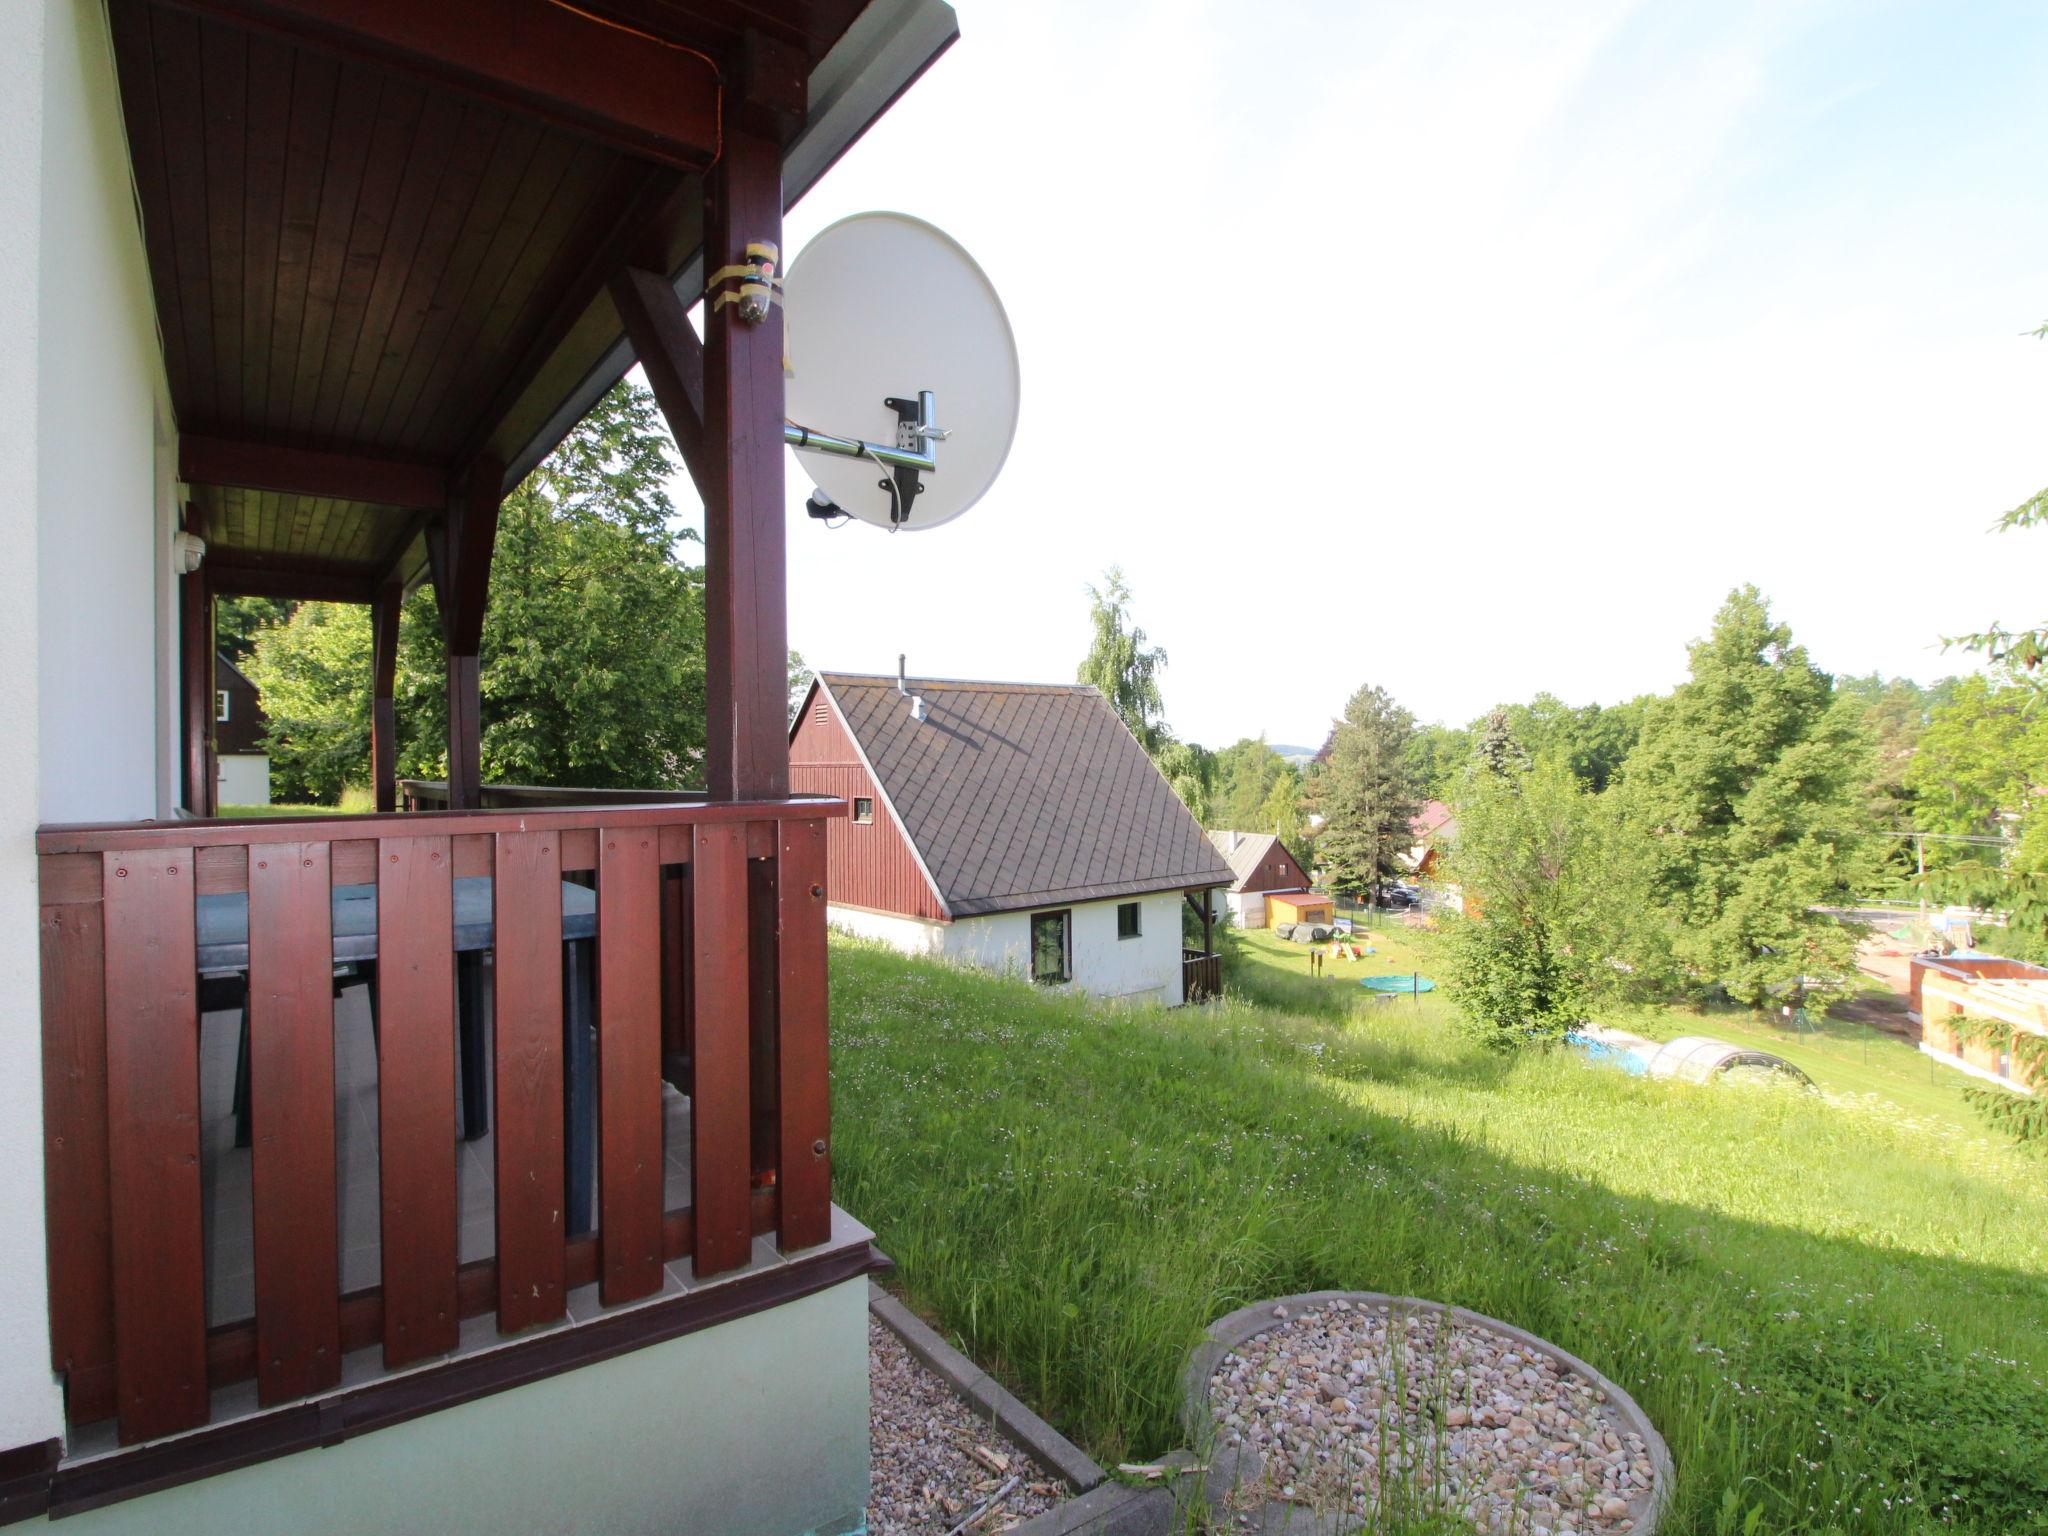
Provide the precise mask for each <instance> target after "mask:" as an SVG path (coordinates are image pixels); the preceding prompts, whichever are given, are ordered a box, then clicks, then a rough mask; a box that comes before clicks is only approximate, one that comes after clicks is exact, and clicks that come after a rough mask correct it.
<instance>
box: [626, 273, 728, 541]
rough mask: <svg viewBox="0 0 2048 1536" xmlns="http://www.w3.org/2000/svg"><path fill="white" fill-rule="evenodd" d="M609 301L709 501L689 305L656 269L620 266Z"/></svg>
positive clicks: (700, 377)
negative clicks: (617, 313)
mask: <svg viewBox="0 0 2048 1536" xmlns="http://www.w3.org/2000/svg"><path fill="white" fill-rule="evenodd" d="M611 295H612V304H613V307H615V308H616V309H617V310H618V312H619V319H620V320H621V321H622V322H623V323H624V325H625V327H626V336H627V339H628V340H630V341H631V342H632V343H633V353H634V355H635V356H636V357H638V358H639V359H640V367H641V368H642V369H643V370H644V371H645V372H646V374H647V382H648V384H649V385H650V386H652V388H653V390H654V400H655V403H656V404H657V405H659V406H660V407H661V414H662V415H663V416H665V417H667V418H668V429H669V431H670V432H671V433H673V434H674V436H675V440H676V447H677V448H678V449H679V450H681V452H682V455H683V464H684V466H685V467H686V468H687V469H688V470H689V471H690V478H691V479H692V480H694V481H695V482H696V483H697V495H698V496H699V497H700V498H701V499H702V500H703V501H705V502H706V503H709V502H710V500H711V488H710V484H709V479H708V477H709V473H710V466H709V465H708V464H707V463H706V462H705V455H706V451H707V450H706V445H705V442H704V343H703V342H701V341H699V340H698V339H697V332H696V331H695V330H694V329H693V328H692V327H691V325H690V313H689V309H688V306H686V305H685V304H684V303H683V300H682V297H681V295H679V294H678V293H677V292H676V290H675V284H673V283H671V282H670V281H669V280H668V279H667V278H665V277H663V276H662V275H661V274H660V273H659V272H649V271H646V270H645V269H643V268H639V267H626V268H623V269H621V270H620V271H619V272H618V273H617V274H616V275H615V276H614V277H613V278H612V281H611Z"/></svg>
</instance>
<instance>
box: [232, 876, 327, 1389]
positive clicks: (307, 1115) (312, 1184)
mask: <svg viewBox="0 0 2048 1536" xmlns="http://www.w3.org/2000/svg"><path fill="white" fill-rule="evenodd" d="M327 848H328V845H327V844H326V843H297V844H293V843H286V844H283V845H281V846H278V847H274V848H263V849H259V850H257V851H256V852H255V853H254V854H253V855H252V856H251V857H250V859H249V1124H250V1136H251V1148H252V1155H253V1157H254V1163H253V1167H252V1176H253V1183H254V1192H255V1201H254V1205H255V1217H256V1222H255V1225H256V1355H257V1359H256V1389H257V1398H258V1400H259V1401H261V1402H263V1403H266V1404H268V1403H276V1402H282V1401H284V1400H285V1399H287V1398H293V1397H304V1396H306V1395H307V1394H308V1393H312V1392H318V1391H320V1390H321V1389H322V1388H323V1387H331V1386H333V1385H334V1383H336V1382H337V1381H339V1380H341V1256H340V1253H339V1239H338V1237H337V1235H336V1230H335V1209H334V1201H335V1194H334V938H333V934H332V931H331V926H332V925H331V918H330V913H331V911H332V907H331V895H330V884H329V881H330V876H329V868H328V854H327Z"/></svg>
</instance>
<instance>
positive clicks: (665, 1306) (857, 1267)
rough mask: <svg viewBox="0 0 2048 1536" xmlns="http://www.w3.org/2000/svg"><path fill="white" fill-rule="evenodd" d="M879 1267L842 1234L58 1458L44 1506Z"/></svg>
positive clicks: (115, 1496) (61, 1509) (747, 1311)
mask: <svg viewBox="0 0 2048 1536" xmlns="http://www.w3.org/2000/svg"><path fill="white" fill-rule="evenodd" d="M888 1267H889V1260H888V1258H887V1257H886V1256H884V1255H883V1254H882V1252H881V1251H880V1250H879V1249H878V1248H876V1247H875V1245H874V1244H873V1243H872V1242H865V1241H863V1242H859V1243H854V1244H849V1245H846V1246H843V1247H839V1248H833V1249H829V1250H827V1251H824V1252H816V1253H812V1254H808V1255H805V1256H803V1257H800V1258H796V1259H792V1260H791V1261H790V1262H788V1263H786V1264H783V1265H779V1266H777V1267H775V1268H772V1269H766V1270H762V1271H759V1272H757V1273H754V1274H748V1275H742V1276H740V1277H738V1278H736V1279H733V1280H730V1281H726V1282H723V1283H720V1284H716V1285H710V1286H705V1287H703V1288H701V1289H696V1290H689V1291H685V1292H683V1293H682V1294H680V1295H676V1296H665V1297H662V1298H660V1299H658V1300H655V1301H650V1302H645V1303H642V1304H638V1305H634V1306H627V1307H621V1308H618V1309H616V1310H614V1311H611V1312H609V1313H606V1314H604V1315H603V1316H600V1317H597V1318H595V1319H593V1320H592V1321H590V1322H587V1323H576V1324H572V1325H571V1326H569V1327H567V1328H554V1329H550V1330H548V1331H547V1332H545V1333H541V1334H537V1335H535V1336H532V1337H530V1338H525V1339H518V1340H514V1341H512V1342H509V1343H506V1344H504V1345H501V1346H499V1347H497V1348H494V1349H489V1350H485V1351H483V1352H481V1353H479V1354H475V1355H467V1356H464V1357H462V1358H460V1359H455V1360H448V1361H444V1362H442V1363H440V1364H438V1365H428V1366H423V1367H419V1368H416V1369H410V1370H407V1371H405V1372H402V1373H400V1374H398V1375H394V1376H391V1377H388V1378H386V1379H385V1380H382V1381H378V1382H374V1383H372V1384H370V1385H368V1386H364V1387H358V1388H356V1389H355V1390H354V1391H350V1392H339V1393H335V1394H333V1395H331V1396H328V1397H323V1398H318V1399H315V1400H313V1401H311V1402H305V1403H300V1404H296V1405H294V1406H291V1407H287V1408H279V1409H275V1410H272V1411H270V1412H262V1413H257V1414H255V1415H253V1416H251V1417H249V1418H246V1419H238V1420H236V1421H234V1422H233V1423H228V1424H221V1425H218V1426H215V1427H213V1428H209V1429H201V1430H195V1431H193V1432H192V1433H190V1434H186V1435H181V1436H178V1437H177V1438H175V1439H171V1440H167V1441H162V1442H159V1443H156V1444H153V1445H143V1446H138V1447H136V1448H134V1449H133V1450H126V1451H118V1452H115V1453H114V1454H112V1455H108V1456H102V1457H96V1458H94V1459H93V1460H91V1461H87V1462H82V1463H80V1464H79V1465H77V1466H73V1467H59V1468H57V1469H56V1470H55V1471H53V1472H51V1473H49V1474H47V1482H46V1488H47V1494H46V1497H45V1499H44V1501H43V1503H44V1509H47V1511H48V1513H49V1515H50V1517H51V1518H52V1519H57V1518H61V1517H62V1516H65V1515H74V1514H81V1513H83V1512H84V1511H86V1510H89V1509H98V1508H100V1507H102V1506H104V1505H108V1504H115V1503H119V1502H121V1501H122V1500H125V1499H132V1498H137V1497H139V1496H141V1495H143V1494H148V1493H157V1492H160V1491H162V1490H163V1489H166V1488H175V1487H178V1486H180V1485H181V1484H184V1483H191V1482H196V1481H198V1480H199V1479H201V1478H206V1477H212V1476H214V1475H215V1474H217V1473H221V1472H230V1471H233V1470H235V1469H236V1468H239V1467H247V1466H253V1465H255V1464H256V1463H258V1462H263V1461H269V1460H272V1459H274V1458H276V1457H279V1456H289V1455H293V1454H295V1453H296V1452H299V1451H310V1450H315V1449H318V1448H319V1447H322V1446H330V1445H339V1444H340V1443H341V1442H342V1441H344V1440H352V1439H354V1438H355V1437H357V1436H358V1435H367V1434H371V1433H373V1432H375V1431H377V1430H380V1429H387V1428H389V1427H390V1426H392V1425H394V1424H402V1423H404V1422H406V1421H407V1420H408V1419H416V1418H420V1417H422V1416H423V1415H425V1414H429V1413H435V1412H438V1411H439V1410H441V1409H443V1408H453V1407H457V1406H459V1405H460V1404H463V1403H468V1402H474V1401H475V1400H477V1399H478V1398H482V1397H489V1396H491V1395H493V1394H494V1393H498V1392H503V1391H506V1390H508V1389H510V1388H513V1387H521V1386H526V1385H528V1384H529V1383H532V1382H536V1381H543V1380H545V1379H547V1378H548V1377H550V1376H558V1375H561V1374H563V1373H564V1372H567V1371H572V1370H575V1369H576V1368H578V1367H579V1366H585V1365H595V1364H597V1363H598V1362H600V1361H604V1360H610V1359H614V1358H616V1357H618V1356H620V1355H625V1354H630V1353H632V1352H633V1351H635V1350H639V1349H645V1348H647V1347H648V1346H650V1345H653V1344H662V1343H666V1342H668V1341H669V1340H671V1339H678V1338H681V1337H683V1336H684V1335H685V1334H690V1333H696V1332H699V1331H701V1330H703V1329H706V1328H712V1327H716V1326H717V1325H718V1324H720V1323H727V1322H732V1321H735V1320H737V1319H739V1318H742V1317H749V1316H752V1315H753V1314H755V1313H757V1312H765V1311H767V1310H769V1309H770V1308H773V1307H778V1306H781V1305H783V1304H785V1303H787V1302H792V1301H800V1300H802V1299H803V1298H805V1297H807V1296H813V1295H816V1294H818V1293H819V1292H821V1291H825V1290H829V1289H831V1288H832V1287H833V1286H835V1285H841V1284H844V1283H845V1282H847V1281H849V1280H859V1279H862V1278H863V1277H865V1276H867V1275H871V1274H875V1273H877V1272H878V1271H881V1270H884V1269H887V1268H888ZM42 1512H43V1511H42V1510H30V1509H27V1508H23V1509H22V1510H21V1511H20V1512H19V1513H14V1512H12V1511H8V1512H6V1513H0V1521H5V1520H18V1519H23V1518H27V1517H28V1516H30V1515H31V1514H39V1513H42Z"/></svg>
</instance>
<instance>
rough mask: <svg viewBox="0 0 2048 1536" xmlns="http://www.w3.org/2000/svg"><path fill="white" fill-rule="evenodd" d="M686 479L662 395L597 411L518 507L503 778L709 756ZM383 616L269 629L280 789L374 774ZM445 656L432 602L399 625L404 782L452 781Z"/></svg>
mask: <svg viewBox="0 0 2048 1536" xmlns="http://www.w3.org/2000/svg"><path fill="white" fill-rule="evenodd" d="M672 468H673V464H672V461H671V460H670V458H669V451H668V437H667V434H666V432H665V430H664V428H663V427H662V424H661V420H660V417H659V414H658V413H657V412H656V410H655V407H654V403H653V397H652V396H651V395H650V394H648V393H647V391H645V390H642V389H638V388H636V387H634V386H632V385H629V384H621V385H619V386H618V387H617V388H615V389H613V390H612V391H611V392H610V393H609V394H607V395H606V396H605V397H604V398H603V399H602V400H600V401H599V402H598V404H597V405H596V406H594V407H593V408H592V410H591V412H590V414H589V415H587V416H586V417H584V419H583V420H582V421H581V422H580V423H579V424H578V425H577V427H576V428H575V430H574V431H572V432H571V433H570V434H569V436H568V437H567V438H566V439H565V440H564V441H563V443H562V444H561V446H560V447H558V448H557V449H556V450H555V452H554V453H553V454H551V455H550V456H549V457H548V459H547V460H546V461H545V462H544V463H543V464H542V465H541V466H540V467H539V468H537V469H536V470H535V471H534V472H533V473H532V474H531V475H529V476H527V478H526V479H525V480H524V481H523V482H522V483H521V484H520V486H519V487H518V488H517V489H516V490H515V491H513V492H512V494H511V495H509V496H507V497H506V498H505V501H504V504H503V506H502V507H501V509H500V512H499V518H498V536H497V549H496V553H495V556H494V558H493V560H492V564H491V587H490V605H489V608H488V610H487V612H486V614H485V619H484V632H483V645H482V651H481V654H480V656H479V670H480V681H479V691H480V693H481V696H482V709H483V741H482V764H483V771H484V776H485V777H486V778H487V779H492V780H496V781H498V782H501V783H524V784H556V785H582V786H587V787H593V788H629V787H645V788H666V787H671V786H677V785H682V784H685V783H688V782H692V781H693V780H695V779H696V778H697V777H698V775H699V764H700V763H701V760H702V756H703V747H704V604H703V577H702V574H701V572H699V571H698V570H696V569H694V568H693V567H690V566H687V565H685V564H683V563H682V562H681V561H680V560H679V559H678V558H677V545H678V543H679V542H681V541H683V540H685V539H690V538H694V537H695V534H694V533H693V532H689V531H684V532H680V533H678V532H677V531H675V529H674V527H673V523H674V520H675V508H674V506H673V505H672V504H671V503H670V501H669V497H668V493H667V491H666V489H665V488H664V482H665V481H666V479H667V477H668V475H669V474H670V472H671V470H672ZM369 635H370V625H369V615H368V610H367V609H364V608H360V607H336V606H335V605H331V604H315V603H309V604H306V605H304V606H302V607H300V608H299V609H298V610H297V611H296V612H294V614H293V615H292V617H291V620H290V621H289V622H288V623H286V624H284V625H281V626H276V627H273V628H268V629H264V630H261V631H259V632H258V635H257V640H256V646H255V652H254V655H253V656H252V658H251V670H250V677H251V680H252V681H254V682H255V683H256V685H257V687H259V688H260V689H262V691H263V696H264V710H265V713H266V714H267V715H268V716H269V717H270V734H269V746H270V750H271V771H272V774H273V778H274V779H275V780H276V781H277V784H278V790H279V792H280V793H289V794H292V795H299V794H304V795H307V796H309V797H311V798H315V799H320V800H332V799H334V798H336V797H337V796H338V795H339V793H340V790H341V788H342V786H343V785H345V784H350V783H356V784H360V783H366V782H367V781H368V777H369V741H370V736H369V712H370V702H369V689H370V639H369ZM443 656H444V653H443V649H442V645H441V640H440V634H439V623H438V616H437V614H436V611H435V608H434V602H433V597H432V594H431V593H430V592H429V591H428V590H427V589H425V588H422V589H421V590H419V591H417V592H415V593H414V594H413V596H412V597H411V598H410V599H409V600H408V601H407V603H406V606H405V610H404V613H403V616H402V619H401V623H400V629H399V665H398V674H399V675H398V681H397V689H396V702H397V706H398V715H399V771H400V772H401V774H405V775H419V776H437V775H439V774H441V773H444V772H445V771H446V756H445V750H446V741H447V724H446V719H447V700H446V693H445V690H444V686H443V668H444V660H443Z"/></svg>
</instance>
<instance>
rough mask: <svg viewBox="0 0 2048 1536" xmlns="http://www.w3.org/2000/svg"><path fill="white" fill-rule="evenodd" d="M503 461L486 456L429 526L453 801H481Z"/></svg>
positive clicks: (467, 806)
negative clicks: (484, 652)
mask: <svg viewBox="0 0 2048 1536" xmlns="http://www.w3.org/2000/svg"><path fill="white" fill-rule="evenodd" d="M504 478H505V466H504V465H503V464H501V463H499V462H498V461H497V460H496V459H494V458H490V457H485V458H480V459H478V460H477V461H476V463H475V464H473V465H472V466H471V467H470V471H469V474H468V475H467V476H466V477H465V481H464V485H463V492H462V494H461V495H460V496H458V497H457V498H456V499H455V500H453V501H451V502H450V503H449V505H448V510H447V512H446V513H445V514H444V516H443V517H442V520H441V523H440V525H439V526H437V527H434V528H429V529H428V530H427V555H428V560H429V562H430V564H431V567H432V570H433V578H434V599H435V601H436V603H438V604H439V606H440V610H441V633H442V635H443V636H444V637H445V639H446V641H447V645H448V807H449V809H450V810H475V809H476V808H477V807H479V806H480V805H482V804H483V756H482V754H483V720H482V697H481V689H480V687H479V672H480V669H479V667H478V663H477V654H478V652H479V650H480V649H481V648H482V645H483V633H484V608H485V606H486V603H487V601H488V599H489V596H490V590H491V553H492V551H493V549H494V548H495V547H496V545H497V539H498V498H499V493H500V488H501V486H502V485H503V483H504Z"/></svg>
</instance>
